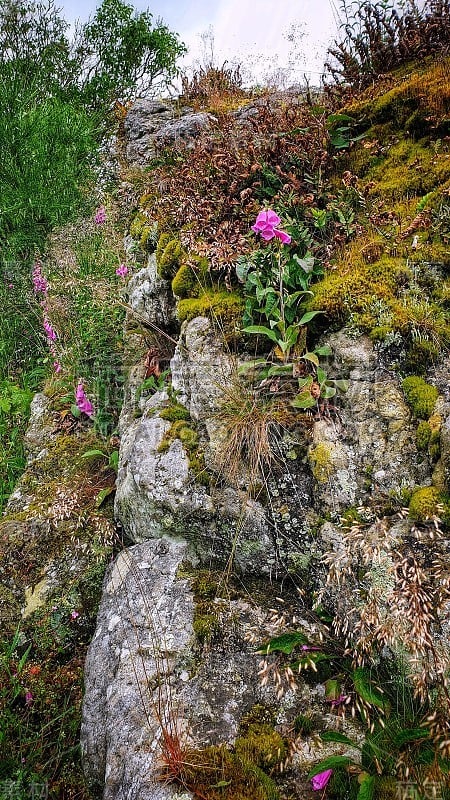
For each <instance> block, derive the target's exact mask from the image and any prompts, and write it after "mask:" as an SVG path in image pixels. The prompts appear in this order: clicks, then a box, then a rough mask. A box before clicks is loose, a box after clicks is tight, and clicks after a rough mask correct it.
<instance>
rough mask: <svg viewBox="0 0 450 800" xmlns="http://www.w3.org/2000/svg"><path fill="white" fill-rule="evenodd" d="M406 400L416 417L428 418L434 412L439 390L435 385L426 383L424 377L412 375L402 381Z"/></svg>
mask: <svg viewBox="0 0 450 800" xmlns="http://www.w3.org/2000/svg"><path fill="white" fill-rule="evenodd" d="M402 389H403V392H404V394H405V397H406V402H407V403H408V405H409V407H410V408H411V410H412V412H413V414H414V416H415V417H418V418H420V419H425V420H426V419H428V418H429V417H430V416H431V414H432V413H433V409H434V406H435V405H436V400H437V399H438V396H439V392H438V390H437V389H436V387H435V386H431V385H430V384H429V383H426V381H424V379H423V378H420V377H419V376H417V375H411V376H410V377H409V378H405V380H404V381H403V382H402Z"/></svg>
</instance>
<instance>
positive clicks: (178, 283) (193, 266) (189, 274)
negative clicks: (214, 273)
mask: <svg viewBox="0 0 450 800" xmlns="http://www.w3.org/2000/svg"><path fill="white" fill-rule="evenodd" d="M210 286H211V278H210V275H209V272H208V260H207V259H206V258H201V257H199V256H190V258H189V260H188V261H187V262H184V263H183V264H181V266H180V268H179V269H178V271H177V272H176V274H175V277H174V279H173V281H172V291H173V293H174V295H175V296H176V297H179V298H180V299H185V298H187V297H199V295H200V294H202V292H204V291H205V289H206V288H210Z"/></svg>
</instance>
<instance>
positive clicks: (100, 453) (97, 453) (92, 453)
mask: <svg viewBox="0 0 450 800" xmlns="http://www.w3.org/2000/svg"><path fill="white" fill-rule="evenodd" d="M99 456H101V458H107V455H106V453H103V451H102V450H86V452H85V453H83V454H82V456H81V458H98V457H99Z"/></svg>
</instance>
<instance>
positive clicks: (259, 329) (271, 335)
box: [243, 325, 278, 342]
mask: <svg viewBox="0 0 450 800" xmlns="http://www.w3.org/2000/svg"><path fill="white" fill-rule="evenodd" d="M243 331H244V333H262V334H263V335H264V336H267V338H268V339H270V340H271V341H272V342H278V336H277V334H276V333H275V332H274V331H271V330H270V328H265V327H264V325H249V326H248V327H247V328H243Z"/></svg>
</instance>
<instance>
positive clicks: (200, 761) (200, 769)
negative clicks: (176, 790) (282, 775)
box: [179, 745, 279, 800]
mask: <svg viewBox="0 0 450 800" xmlns="http://www.w3.org/2000/svg"><path fill="white" fill-rule="evenodd" d="M179 782H180V784H181V785H182V786H183V788H184V789H188V790H189V791H191V792H192V793H193V794H194V796H196V797H207V798H208V800H278V796H279V795H278V791H277V789H276V786H275V783H274V781H273V780H272V778H270V776H269V775H267V774H266V773H265V772H264V771H263V770H262V769H261V768H260V767H258V766H257V765H256V764H251V763H250V762H246V761H242V760H241V759H240V758H239V757H238V755H237V754H236V753H232V752H231V750H229V749H228V748H227V747H225V746H224V745H219V746H211V747H205V748H204V749H203V750H192V751H187V752H186V753H185V758H184V762H183V763H182V764H181V770H180V777H179Z"/></svg>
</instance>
